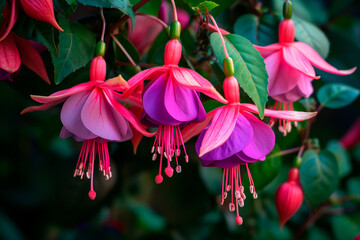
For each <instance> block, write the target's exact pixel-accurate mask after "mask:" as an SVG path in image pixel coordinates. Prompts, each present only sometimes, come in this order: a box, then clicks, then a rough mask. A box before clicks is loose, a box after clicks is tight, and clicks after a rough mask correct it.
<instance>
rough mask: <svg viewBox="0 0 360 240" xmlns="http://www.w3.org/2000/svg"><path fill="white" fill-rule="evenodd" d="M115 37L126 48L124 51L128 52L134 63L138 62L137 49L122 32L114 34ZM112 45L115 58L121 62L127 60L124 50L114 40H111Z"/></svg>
mask: <svg viewBox="0 0 360 240" xmlns="http://www.w3.org/2000/svg"><path fill="white" fill-rule="evenodd" d="M115 37H116V39H117V40H118V41H119V42H120V43H121V45H122V46H123V47H124V48H125V49H126V51H127V52H128V53H129V55H130V56H131V58H132V59H133V60H134V62H135V63H139V62H140V55H139V53H138V51H137V50H136V48H135V46H134V45H133V44H132V43H131V42H130V41H129V39H127V38H126V37H125V36H123V35H122V34H118V35H115ZM113 47H114V56H115V59H116V60H120V61H123V62H128V61H129V59H128V58H127V57H126V55H125V54H124V52H123V51H122V50H121V49H120V48H119V46H118V45H117V44H116V42H115V41H113Z"/></svg>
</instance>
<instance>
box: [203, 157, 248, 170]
mask: <svg viewBox="0 0 360 240" xmlns="http://www.w3.org/2000/svg"><path fill="white" fill-rule="evenodd" d="M200 162H201V165H202V166H203V167H219V168H232V167H235V166H237V165H239V164H245V163H246V162H244V161H242V160H241V159H240V158H239V157H238V156H237V155H236V154H235V155H232V156H231V157H228V158H225V159H223V160H221V161H212V160H210V161H209V160H204V159H201V158H200Z"/></svg>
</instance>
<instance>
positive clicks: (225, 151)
mask: <svg viewBox="0 0 360 240" xmlns="http://www.w3.org/2000/svg"><path fill="white" fill-rule="evenodd" d="M213 120H214V119H213ZM207 129H208V128H205V129H204V130H203V131H202V132H201V133H200V136H199V138H198V140H197V141H196V144H195V148H196V152H197V153H198V154H199V153H200V146H201V143H202V141H203V139H204V136H205V133H206V131H207ZM252 138H253V130H252V127H251V124H250V123H249V121H248V120H247V119H246V118H245V117H244V116H242V115H241V114H239V115H238V117H237V120H236V125H235V128H234V130H233V132H232V133H231V135H230V137H229V138H228V139H227V140H226V141H225V142H224V143H223V144H222V145H220V146H219V147H217V148H215V149H214V150H212V151H210V152H208V153H206V154H204V155H203V156H202V157H201V158H200V159H202V160H208V161H209V160H211V161H222V160H224V159H226V158H229V157H231V156H233V155H234V154H236V153H238V152H240V151H241V150H243V149H244V147H246V146H247V145H248V144H249V142H250V140H251V139H252Z"/></svg>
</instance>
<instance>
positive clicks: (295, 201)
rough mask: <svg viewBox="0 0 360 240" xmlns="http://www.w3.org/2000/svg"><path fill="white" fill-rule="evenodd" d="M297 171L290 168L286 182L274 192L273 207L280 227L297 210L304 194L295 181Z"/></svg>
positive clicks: (297, 175) (297, 174)
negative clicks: (274, 206)
mask: <svg viewBox="0 0 360 240" xmlns="http://www.w3.org/2000/svg"><path fill="white" fill-rule="evenodd" d="M298 178H299V170H298V169H297V168H292V169H291V170H290V171H289V176H288V181H287V182H285V183H283V184H281V185H280V186H279V187H278V189H277V190H276V192H275V205H276V210H277V213H278V216H279V219H280V227H281V228H282V227H283V226H284V224H285V223H286V222H287V221H288V220H289V219H290V218H291V217H292V216H293V215H294V214H295V213H296V212H297V211H298V210H299V208H300V206H301V204H302V202H303V199H304V194H303V191H302V189H301V187H300V186H299V185H298V183H297V181H298Z"/></svg>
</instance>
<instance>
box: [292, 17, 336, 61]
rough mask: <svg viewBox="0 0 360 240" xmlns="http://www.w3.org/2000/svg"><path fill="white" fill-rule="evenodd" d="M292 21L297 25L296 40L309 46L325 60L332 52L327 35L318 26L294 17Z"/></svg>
mask: <svg viewBox="0 0 360 240" xmlns="http://www.w3.org/2000/svg"><path fill="white" fill-rule="evenodd" d="M292 20H293V22H294V25H295V38H296V39H297V40H298V41H300V42H304V43H306V44H308V45H309V46H310V47H312V48H313V49H314V50H315V51H316V52H317V53H318V54H319V55H320V56H321V57H322V58H324V59H325V58H326V57H327V56H328V55H329V50H330V42H329V40H328V38H327V37H326V35H325V34H324V33H323V32H322V31H321V30H320V29H319V28H318V27H317V26H315V25H314V24H312V23H309V22H307V21H305V20H302V19H301V18H297V17H295V16H293V18H292Z"/></svg>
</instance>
